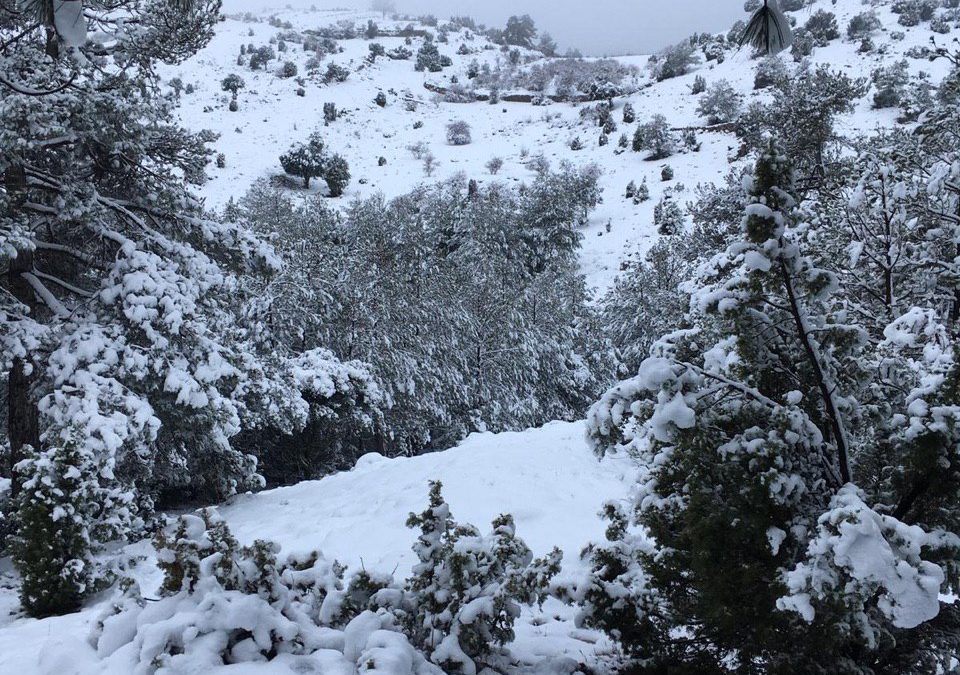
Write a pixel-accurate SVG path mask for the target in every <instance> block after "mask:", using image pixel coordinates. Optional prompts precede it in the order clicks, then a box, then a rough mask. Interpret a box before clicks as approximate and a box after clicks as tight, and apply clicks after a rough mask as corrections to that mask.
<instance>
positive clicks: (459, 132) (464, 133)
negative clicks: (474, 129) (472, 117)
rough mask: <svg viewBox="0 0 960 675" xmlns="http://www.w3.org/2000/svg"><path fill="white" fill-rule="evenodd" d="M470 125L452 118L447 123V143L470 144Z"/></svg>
mask: <svg viewBox="0 0 960 675" xmlns="http://www.w3.org/2000/svg"><path fill="white" fill-rule="evenodd" d="M471 140H472V139H471V137H470V125H469V124H467V123H466V122H465V121H463V120H454V121H453V122H451V123H450V124H448V125H447V143H449V144H450V145H470V141H471Z"/></svg>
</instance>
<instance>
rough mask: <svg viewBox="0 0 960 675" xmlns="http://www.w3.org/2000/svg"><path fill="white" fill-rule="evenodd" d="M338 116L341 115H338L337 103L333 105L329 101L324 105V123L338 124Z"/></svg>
mask: <svg viewBox="0 0 960 675" xmlns="http://www.w3.org/2000/svg"><path fill="white" fill-rule="evenodd" d="M338 116H339V115H338V113H337V105H336V104H335V103H333V102H332V101H327V102H326V103H324V104H323V121H324V123H326V124H330V123H331V122H336V121H337V117H338Z"/></svg>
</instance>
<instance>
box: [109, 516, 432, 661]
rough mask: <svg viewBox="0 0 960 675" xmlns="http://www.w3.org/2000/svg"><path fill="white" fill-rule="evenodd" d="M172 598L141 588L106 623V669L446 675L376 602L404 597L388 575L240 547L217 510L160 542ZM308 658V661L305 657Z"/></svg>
mask: <svg viewBox="0 0 960 675" xmlns="http://www.w3.org/2000/svg"><path fill="white" fill-rule="evenodd" d="M156 546H157V554H158V558H159V560H160V563H161V565H162V567H163V569H164V572H165V575H166V576H165V582H164V593H163V596H164V597H162V598H161V599H160V600H159V601H157V602H152V603H149V604H148V603H146V602H144V601H143V599H142V598H141V596H140V593H139V590H138V589H137V587H136V585H135V584H132V583H130V582H127V583H125V584H124V585H123V587H124V588H125V590H124V591H123V592H122V593H121V594H120V595H119V596H118V597H117V599H116V600H115V601H114V602H113V603H112V605H111V606H110V607H109V608H108V609H107V611H106V612H104V614H103V615H102V616H101V617H100V618H99V619H98V621H97V622H96V625H95V627H94V632H93V635H92V637H91V641H92V643H93V645H94V647H95V648H96V650H97V655H98V656H99V657H100V658H101V659H103V660H104V666H105V667H106V668H109V669H113V670H114V671H115V672H127V673H133V674H134V675H148V674H149V673H154V672H157V670H158V669H159V670H167V669H169V670H171V671H179V670H191V671H196V670H197V669H203V670H209V669H212V668H215V667H217V666H223V665H228V664H242V663H265V662H267V661H272V662H274V663H277V664H278V665H281V666H291V667H293V666H294V664H296V663H304V662H309V663H311V664H314V665H315V667H318V668H320V669H322V670H323V671H324V672H326V671H327V670H328V669H329V670H330V671H331V672H358V670H359V672H388V673H391V675H441V671H440V670H439V669H438V668H436V667H435V666H432V665H430V664H429V663H428V662H427V661H426V659H425V658H424V657H423V656H422V655H421V654H419V653H418V652H417V651H416V650H415V649H414V648H413V647H412V646H411V645H410V643H409V642H408V641H407V640H406V639H405V638H404V636H403V634H402V633H400V632H399V626H398V624H397V622H396V620H395V619H394V617H393V615H392V614H390V613H389V612H387V611H385V610H382V609H380V610H376V611H373V610H371V609H369V608H371V607H376V606H377V604H378V603H377V602H375V601H374V597H375V596H377V594H379V593H381V592H383V593H387V598H388V599H389V598H393V597H397V596H398V595H399V593H400V590H399V589H397V588H396V587H394V586H393V584H392V580H391V579H390V578H389V577H385V578H378V577H375V576H372V575H370V574H366V573H361V574H358V575H356V576H355V577H354V578H353V579H352V580H351V582H350V583H349V584H348V585H347V586H346V588H344V583H343V577H344V568H343V567H342V566H340V565H339V564H337V563H336V562H329V561H327V560H326V559H325V558H324V557H323V556H322V555H321V554H319V553H316V552H314V553H311V554H309V555H298V556H288V557H287V558H286V559H280V558H278V556H277V554H278V550H277V547H276V546H275V545H273V544H270V543H269V542H265V541H257V542H255V543H254V544H253V545H252V546H249V547H240V546H239V545H238V544H237V542H236V540H235V539H234V538H233V537H232V535H231V534H230V531H229V529H228V528H227V527H226V525H225V524H224V523H223V521H222V520H220V519H219V517H218V516H217V515H216V514H215V513H213V512H210V511H205V512H202V513H201V514H199V515H186V516H181V518H180V520H179V522H178V523H177V524H176V525H175V526H174V527H172V528H170V530H169V531H167V532H162V533H161V534H159V535H158V537H157V541H156ZM306 657H309V658H306Z"/></svg>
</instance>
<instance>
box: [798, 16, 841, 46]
mask: <svg viewBox="0 0 960 675" xmlns="http://www.w3.org/2000/svg"><path fill="white" fill-rule="evenodd" d="M804 28H805V29H806V31H807V33H808V34H809V35H810V37H812V38H813V39H814V41H815V42H816V44H817V46H819V47H823V46H825V45H827V44H828V43H829V42H830V41H831V40H836V39H838V38H839V37H840V28H839V27H838V26H837V17H836V15H835V14H834V13H833V12H827V11H824V10H822V9H818V10H817V11H816V12H814V13H813V14H812V15H811V16H810V18H809V19H807V23H805V24H804Z"/></svg>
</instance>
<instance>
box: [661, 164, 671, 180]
mask: <svg viewBox="0 0 960 675" xmlns="http://www.w3.org/2000/svg"><path fill="white" fill-rule="evenodd" d="M660 180H662V181H663V182H667V181H671V180H673V167H672V166H670V165H669V164H664V165H663V167H662V168H661V169H660Z"/></svg>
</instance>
